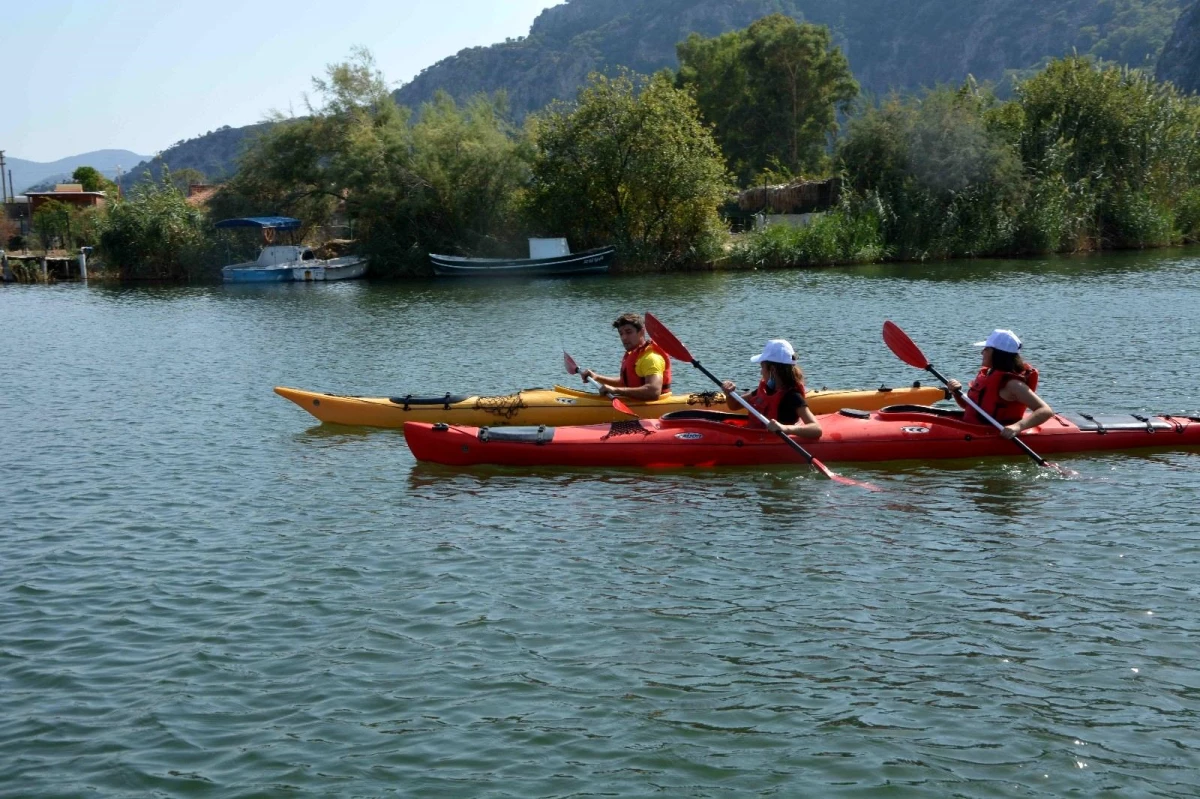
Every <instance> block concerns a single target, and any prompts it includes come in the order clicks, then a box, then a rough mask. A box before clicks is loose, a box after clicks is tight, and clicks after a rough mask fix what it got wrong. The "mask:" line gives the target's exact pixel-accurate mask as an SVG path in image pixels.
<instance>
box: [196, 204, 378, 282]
mask: <svg viewBox="0 0 1200 799" xmlns="http://www.w3.org/2000/svg"><path fill="white" fill-rule="evenodd" d="M215 227H218V228H258V229H259V230H261V231H262V234H263V241H264V246H263V248H262V250H260V251H259V253H258V258H257V260H254V261H250V262H247V263H242V264H230V265H229V266H226V267H224V268H222V269H221V277H222V279H223V280H224V281H225V282H226V283H291V282H307V281H321V280H351V279H354V278H359V277H362V276H363V275H364V274H366V271H367V260H366V259H365V258H362V257H360V256H357V255H347V256H343V257H341V258H332V259H322V258H318V257H317V254H316V253H315V252H314V251H313V249H312V248H311V247H306V246H304V245H303V244H296V243H294V242H291V243H288V244H276V243H275V240H276V238H277V237H278V235H279V233H288V234H291V233H292V232H293V231H295V230H298V229H299V228H300V220H299V219H295V218H293V217H290V216H253V217H241V218H237V219H223V220H221V221H220V222H218V223H217V224H216V225H215Z"/></svg>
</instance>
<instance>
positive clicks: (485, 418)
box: [275, 383, 945, 428]
mask: <svg viewBox="0 0 1200 799" xmlns="http://www.w3.org/2000/svg"><path fill="white" fill-rule="evenodd" d="M275 393H276V394H278V395H279V396H281V397H284V398H285V399H289V400H291V401H292V402H294V403H296V404H297V405H299V406H300V407H301V408H303V409H304V410H306V411H308V412H309V413H311V414H312V415H313V416H315V417H317V418H318V419H320V420H321V421H322V422H329V423H331V424H345V425H363V426H367V427H396V428H399V427H403V426H404V423H405V422H452V423H454V424H468V425H477V426H484V425H486V426H491V427H504V426H511V425H542V424H544V425H558V426H562V425H587V424H602V423H605V422H615V421H620V420H622V419H627V418H629V417H627V416H625V415H624V414H622V413H620V412H619V411H617V410H615V409H614V408H613V406H612V400H611V399H609V398H606V397H602V396H600V395H599V394H597V393H595V392H588V391H576V390H575V389H570V388H566V387H565V386H555V387H554V388H551V389H542V388H531V389H525V390H524V391H518V392H516V393H514V394H507V395H500V396H467V395H461V394H460V395H455V394H445V395H442V396H430V395H428V394H426V395H424V396H414V395H411V394H410V395H404V396H394V397H351V396H343V395H338V394H320V393H317V392H314V391H304V390H303V389H298V388H287V387H284V386H276V387H275ZM944 397H945V392H944V391H943V390H942V389H940V388H937V387H934V386H922V385H921V384H919V383H915V384H913V385H912V386H908V387H905V388H887V387H882V388H878V389H872V390H864V391H829V390H819V391H810V392H809V393H808V402H809V406H810V407H812V408H813V412H814V413H829V412H832V411H836V410H839V409H841V408H859V409H862V410H876V409H878V408H882V407H884V406H885V405H895V404H897V403H930V402H937V401H938V400H941V399H943V398H944ZM626 404H627V405H628V406H629V408H630V409H631V410H632V411H633V412H634V413H636V414H638V415H639V416H642V417H646V418H658V417H660V416H662V415H664V414H667V413H671V412H674V411H682V410H688V409H696V408H724V407H725V395H724V394H722V393H721V392H719V391H709V392H704V393H696V394H668V395H667V396H665V397H659V398H658V399H656V400H653V401H650V402H639V401H636V400H628V401H627V402H626Z"/></svg>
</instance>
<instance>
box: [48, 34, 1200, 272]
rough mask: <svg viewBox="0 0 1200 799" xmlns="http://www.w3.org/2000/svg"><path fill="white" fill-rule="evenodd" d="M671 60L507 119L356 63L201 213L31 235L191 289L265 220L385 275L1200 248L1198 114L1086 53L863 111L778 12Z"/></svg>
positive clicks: (143, 201)
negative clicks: (793, 188) (1007, 84)
mask: <svg viewBox="0 0 1200 799" xmlns="http://www.w3.org/2000/svg"><path fill="white" fill-rule="evenodd" d="M678 55H679V62H680V69H679V70H678V71H677V72H672V71H670V70H664V71H662V72H660V73H658V74H655V75H651V76H645V75H636V74H633V73H631V72H628V71H623V70H618V71H616V72H614V73H613V74H611V75H601V74H593V75H592V76H591V77H590V80H589V82H588V84H587V85H586V86H585V88H584V89H582V90H581V91H580V93H579V95H578V97H577V98H576V99H575V101H573V102H571V103H566V102H556V103H554V104H552V105H551V106H549V107H548V108H546V109H544V110H543V111H542V112H540V113H537V114H534V115H532V116H530V117H528V118H527V119H525V120H524V122H523V123H522V124H521V125H520V126H518V125H517V124H515V123H514V122H513V121H512V120H511V119H510V115H509V114H508V110H507V102H506V98H505V96H504V95H503V94H498V95H495V96H483V95H481V96H477V97H475V98H473V99H471V100H470V101H468V102H466V103H463V104H461V105H460V104H457V103H455V102H454V101H453V100H452V99H451V98H450V97H449V96H447V95H445V94H441V95H438V96H437V97H436V99H435V100H434V101H433V102H431V103H427V104H425V105H424V106H422V107H421V108H420V109H419V110H418V111H416V112H414V111H412V110H410V109H407V108H404V107H401V106H398V105H396V104H395V102H394V101H393V100H392V98H391V96H390V93H389V90H388V83H387V81H386V80H385V78H384V76H383V75H382V74H381V73H379V71H378V70H377V69H376V68H375V64H374V61H373V59H372V57H371V55H370V53H369V52H367V51H365V50H356V51H354V52H353V53H352V55H351V57H350V58H349V59H348V60H347V61H346V62H345V63H341V64H336V65H332V66H330V67H329V68H328V71H327V74H326V75H325V76H324V77H322V78H317V79H314V86H315V89H316V92H315V96H316V97H317V98H319V99H320V102H319V104H317V105H311V106H310V107H309V108H308V109H307V110H308V114H307V115H305V116H303V117H290V118H284V117H282V116H277V117H276V118H274V119H272V120H271V121H272V123H273V124H271V125H270V126H267V127H266V128H265V130H264V132H262V133H261V134H260V135H259V136H258V137H257V138H255V139H254V140H253V141H251V142H250V143H249V145H248V146H247V147H246V149H245V152H244V153H243V155H242V157H241V159H240V162H239V170H238V172H237V173H236V175H235V176H234V177H233V178H231V179H230V180H228V181H227V182H225V183H224V184H222V185H221V186H220V188H219V190H218V191H216V192H215V193H214V194H212V196H211V198H210V199H208V200H207V203H206V205H204V206H201V207H195V206H193V205H190V204H189V203H188V199H187V197H186V190H185V188H184V186H183V185H181V181H180V180H179V176H172V175H171V174H170V172H169V170H165V169H164V173H163V176H162V178H161V179H160V180H158V181H153V180H150V179H147V180H145V181H143V182H142V183H140V184H138V185H137V186H135V187H134V189H133V190H131V191H130V192H128V194H127V195H126V196H125V197H124V198H120V199H115V200H114V201H113V202H110V203H109V205H108V206H107V207H106V208H104V209H101V210H98V211H89V212H87V215H86V217H84V216H79V215H76V216H72V214H71V213H67V212H64V211H63V210H62V209H59V208H52V209H51V210H52V212H53V213H46V212H44V209H43V210H40V211H39V214H38V215H35V218H34V229H35V232H36V236H37V237H38V238H40V240H41V241H42V242H43V243H44V246H45V247H46V248H49V247H50V246H51V244H52V243H54V242H59V243H66V244H68V245H70V246H71V247H79V246H94V247H96V248H97V255H98V256H99V257H100V258H101V259H102V261H103V263H104V264H109V265H111V266H110V267H109V268H108V269H107V271H106V272H104V274H107V275H109V276H113V275H116V276H118V277H119V279H125V280H138V279H151V280H179V281H207V280H213V279H219V271H220V267H221V266H222V265H224V264H225V263H230V262H233V260H235V259H238V260H240V259H244V258H246V257H253V253H254V251H255V249H256V242H254V241H253V240H251V239H249V238H247V237H246V236H245V235H244V234H243V235H242V236H240V237H239V236H237V235H230V234H229V233H227V232H218V231H216V230H215V229H214V228H213V227H212V225H213V223H214V222H215V221H216V220H219V219H222V218H226V217H234V216H250V215H267V214H286V215H289V216H295V217H298V218H300V219H302V220H303V221H304V223H305V230H304V235H306V236H307V237H308V239H309V240H310V241H311V242H313V243H318V244H319V243H320V242H321V241H323V240H324V239H325V238H332V237H334V236H333V235H332V234H329V231H331V230H335V231H336V230H341V231H345V229H346V228H347V227H348V228H349V229H350V230H351V231H352V232H353V234H354V235H353V238H354V239H355V241H356V245H355V246H356V249H357V250H358V252H359V253H361V254H363V255H366V256H367V257H368V258H369V259H370V263H371V272H370V274H371V275H372V276H377V277H412V276H427V275H429V274H431V270H430V267H429V261H428V253H429V252H442V253H453V254H460V255H470V256H504V255H512V254H514V253H520V252H522V250H523V249H524V246H525V244H524V243H525V238H526V237H528V236H556V237H557V236H565V237H566V238H567V239H568V240H569V241H570V243H571V247H572V249H573V250H576V251H579V250H584V249H587V248H589V247H595V246H602V245H607V244H614V245H616V246H617V248H618V260H617V267H616V271H621V272H643V271H693V270H697V271H703V270H736V269H775V268H800V267H812V266H828V265H838V264H863V263H878V262H892V261H896V262H919V261H928V260H945V259H954V258H1010V257H1028V256H1038V255H1048V254H1053V253H1079V252H1090V251H1097V250H1113V249H1138V248H1152V247H1169V246H1175V245H1181V244H1188V243H1196V242H1200V98H1198V97H1196V96H1194V95H1193V96H1184V95H1182V94H1180V93H1179V92H1178V91H1177V90H1176V89H1175V88H1174V87H1173V86H1172V85H1171V84H1168V83H1158V82H1155V81H1154V79H1153V78H1152V77H1151V76H1149V75H1147V74H1145V73H1144V72H1141V71H1138V70H1133V69H1130V68H1126V67H1119V66H1112V65H1107V64H1103V63H1098V62H1096V61H1094V60H1091V59H1088V58H1084V57H1079V56H1072V57H1067V58H1063V59H1059V60H1054V61H1051V62H1049V63H1048V64H1047V65H1046V66H1045V67H1044V68H1043V69H1041V70H1040V71H1039V72H1037V73H1035V74H1032V75H1031V76H1029V77H1027V78H1026V79H1024V80H1021V81H1018V82H1016V84H1015V88H1014V91H1013V94H1012V96H1011V97H1010V98H1008V99H1000V98H998V97H997V96H996V95H995V94H994V93H993V91H992V90H991V88H990V87H987V86H979V85H977V84H976V83H975V81H974V80H973V79H972V78H970V77H969V76H968V77H966V78H965V79H964V81H963V83H962V84H961V85H958V86H942V87H938V88H934V89H931V90H929V91H926V92H924V93H922V94H920V95H905V96H890V97H886V98H876V99H864V98H862V97H861V96H860V95H859V87H858V85H857V84H856V83H855V81H854V79H853V76H852V73H851V71H850V64H849V62H848V61H847V60H846V58H845V57H844V56H843V54H842V53H841V52H840V51H839V50H838V48H837V47H835V46H834V45H833V44H832V40H831V36H830V33H829V30H828V29H827V28H824V27H822V26H816V25H811V24H807V23H798V22H796V21H794V20H792V19H791V18H789V17H786V16H783V15H778V14H776V15H772V16H769V17H765V18H763V19H761V20H759V21H757V22H755V23H754V24H752V25H751V26H750V27H749V28H746V29H744V30H740V31H734V32H731V33H727V34H723V35H721V36H718V37H714V38H710V39H705V38H701V37H699V36H697V35H695V34H693V35H692V36H691V37H690V38H689V39H688V40H687V41H686V42H683V43H681V44H680V45H679V46H678ZM781 76H782V77H781ZM189 177H191V176H189ZM831 177H833V178H837V179H838V180H839V181H840V186H841V191H840V192H839V193H838V194H839V196H838V199H837V200H836V203H834V204H832V205H831V206H829V207H826V208H825V209H823V210H822V212H821V213H818V214H815V215H814V216H813V217H812V218H811V219H809V220H808V222H807V224H806V225H805V226H803V227H800V226H791V225H787V224H771V225H767V226H765V227H763V228H761V229H759V230H753V231H749V232H740V233H732V232H731V227H730V225H731V219H732V218H734V217H736V216H737V214H736V212H734V211H733V208H734V207H735V206H734V203H733V201H732V199H731V198H733V197H735V196H736V194H737V192H739V191H741V190H745V189H747V188H750V187H756V186H766V185H781V184H787V183H791V182H794V181H798V180H824V179H828V178H831ZM73 213H76V214H77V212H73ZM741 216H742V217H743V218H744V216H745V214H742V215H741ZM339 235H340V236H343V237H344V233H343V234H339ZM98 266H100V265H98ZM100 268H101V269H103V267H102V266H101V267H100Z"/></svg>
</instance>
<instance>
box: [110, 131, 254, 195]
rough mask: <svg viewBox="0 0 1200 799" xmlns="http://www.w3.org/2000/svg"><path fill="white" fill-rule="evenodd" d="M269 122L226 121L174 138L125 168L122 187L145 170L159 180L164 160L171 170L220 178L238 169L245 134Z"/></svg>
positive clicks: (138, 179) (245, 137) (209, 178)
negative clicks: (178, 139)
mask: <svg viewBox="0 0 1200 799" xmlns="http://www.w3.org/2000/svg"><path fill="white" fill-rule="evenodd" d="M269 124H270V123H260V124H258V125H247V126H246V127H244V128H231V127H229V126H228V125H226V126H225V127H223V128H220V129H218V130H214V131H210V132H208V133H206V134H204V135H203V136H197V137H196V138H194V139H188V140H187V141H181V142H177V143H176V144H174V145H173V146H171V147H169V148H167V149H166V150H163V151H162V152H161V153H159V154H158V155H157V156H155V157H154V158H149V159H146V160H144V161H142V162H141V163H139V164H137V165H136V166H134V167H132V168H131V169H128V170H127V171H126V173H125V175H124V176H123V177H122V178H121V188H122V189H129V188H130V187H131V186H132V185H133V184H134V183H137V182H138V181H141V180H145V179H146V173H147V172H149V173H150V175H151V176H152V177H153V178H154V179H155V180H158V178H159V177H161V175H162V166H163V164H164V163H165V164H166V165H167V166H168V167H169V168H171V169H172V170H175V171H178V170H180V169H196V170H199V171H200V172H201V173H203V174H204V176H205V178H207V179H208V180H210V181H220V180H221V179H223V178H227V177H230V176H232V175H233V173H234V172H236V171H237V159H238V156H240V155H241V154H242V148H243V147H244V146H245V143H246V141H247V140H248V138H250V137H253V136H256V135H258V134H259V133H260V132H261V131H263V130H264V129H265V128H266V127H267V126H268V125H269Z"/></svg>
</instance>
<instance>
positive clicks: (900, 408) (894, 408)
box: [843, 405, 963, 419]
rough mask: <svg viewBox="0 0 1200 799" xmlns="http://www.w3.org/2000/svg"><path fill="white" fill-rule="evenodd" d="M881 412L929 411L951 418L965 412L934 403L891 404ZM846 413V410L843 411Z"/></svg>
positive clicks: (955, 417) (929, 412) (959, 416)
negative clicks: (939, 406)
mask: <svg viewBox="0 0 1200 799" xmlns="http://www.w3.org/2000/svg"><path fill="white" fill-rule="evenodd" d="M879 412H880V413H927V414H930V415H932V416H945V417H948V418H951V419H961V418H962V415H963V412H962V411H961V410H958V409H956V408H955V409H952V408H934V407H933V406H932V405H889V406H887V407H886V408H882V409H880V411H879ZM843 413H844V411H843Z"/></svg>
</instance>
